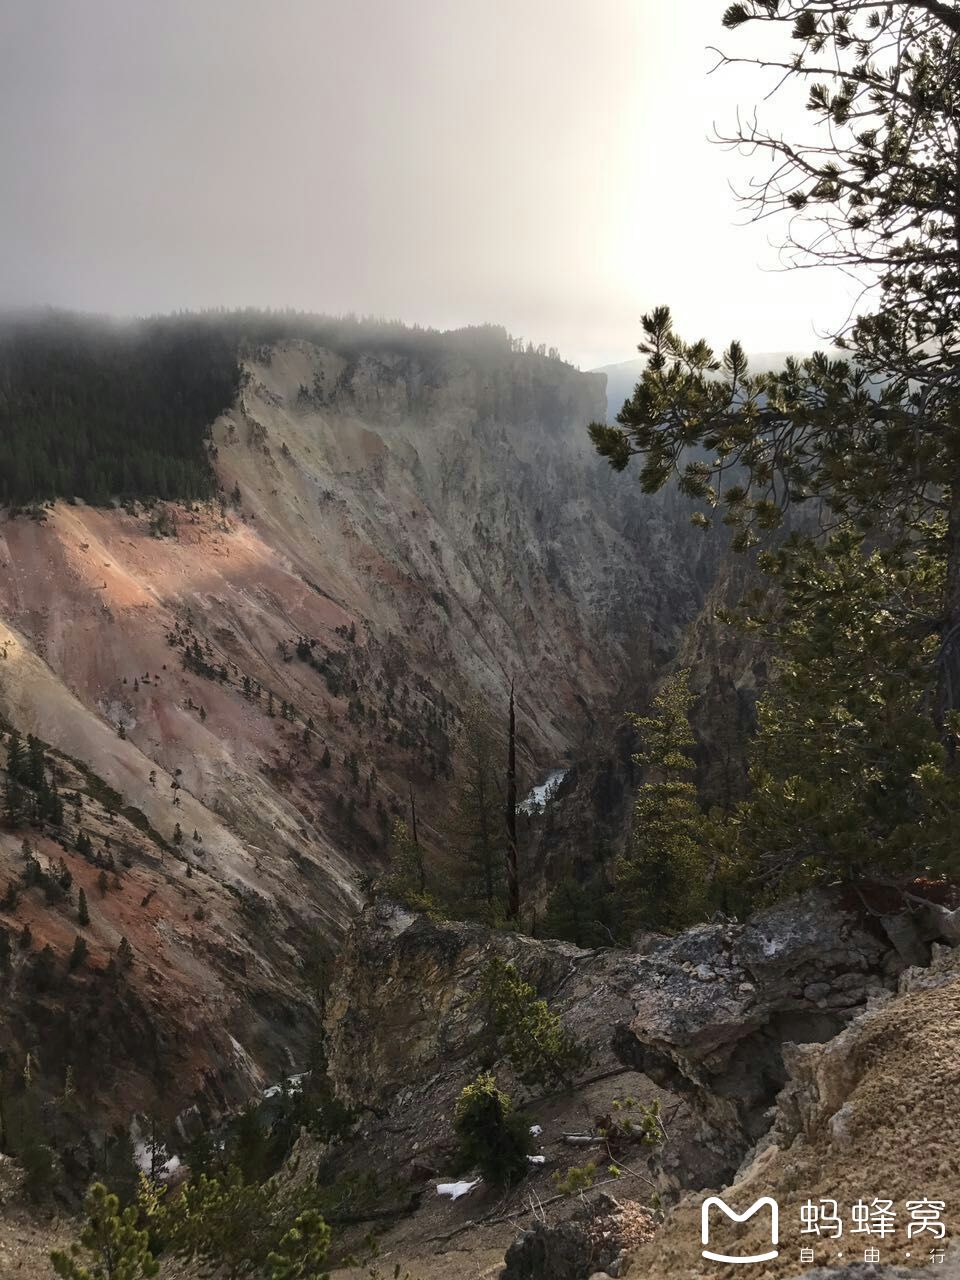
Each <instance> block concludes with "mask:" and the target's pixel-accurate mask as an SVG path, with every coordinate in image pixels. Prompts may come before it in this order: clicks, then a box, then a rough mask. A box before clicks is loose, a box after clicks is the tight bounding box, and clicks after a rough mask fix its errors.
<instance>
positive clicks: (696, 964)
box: [614, 891, 904, 1167]
mask: <svg viewBox="0 0 960 1280" xmlns="http://www.w3.org/2000/svg"><path fill="white" fill-rule="evenodd" d="M871 925H872V922H870V921H869V920H865V919H864V918H863V917H862V916H861V915H860V914H859V913H857V912H856V911H855V910H854V909H853V908H852V907H850V906H848V905H847V904H845V903H844V902H843V900H842V899H841V898H840V897H839V895H838V894H832V893H826V892H819V891H818V892H809V893H805V894H803V895H800V896H798V897H796V898H792V899H789V900H787V901H785V902H782V903H779V904H777V906H775V907H772V908H770V909H769V910H767V911H763V912H761V913H759V914H758V915H756V916H754V917H752V918H751V919H750V920H749V921H747V922H746V923H743V924H739V923H736V922H732V921H725V920H724V921H718V922H713V923H710V924H704V925H700V926H698V927H696V928H693V929H690V930H688V931H687V932H686V933H683V934H680V935H679V936H677V937H675V938H671V939H669V940H667V941H665V942H663V943H661V944H660V945H659V946H657V947H656V948H654V950H652V951H651V952H650V953H649V954H647V955H644V956H639V957H637V959H636V961H635V965H634V974H635V984H634V987H633V990H632V992H631V1001H632V1004H633V1016H632V1018H630V1019H629V1021H626V1022H623V1023H621V1024H620V1025H619V1026H618V1027H617V1028H616V1030H615V1033H614V1049H615V1051H616V1052H617V1054H618V1056H619V1057H620V1058H621V1060H622V1061H624V1062H625V1063H629V1064H630V1065H631V1066H633V1067H635V1068H636V1069H637V1070H640V1071H643V1072H644V1073H645V1074H646V1075H648V1076H649V1077H650V1078H651V1079H652V1080H654V1081H655V1082H656V1083H657V1084H659V1085H661V1086H662V1087H663V1088H667V1089H671V1090H673V1091H675V1092H679V1093H684V1094H686V1095H687V1096H688V1097H689V1098H690V1099H691V1100H692V1102H693V1103H694V1105H696V1106H697V1108H698V1109H699V1111H700V1112H701V1114H702V1115H703V1116H704V1118H705V1119H706V1120H707V1121H708V1122H709V1124H710V1126H712V1128H714V1129H715V1130H717V1131H718V1132H723V1133H724V1134H725V1135H726V1138H727V1140H728V1142H730V1143H731V1146H732V1148H735V1147H737V1145H739V1147H740V1150H741V1152H742V1151H744V1150H746V1148H747V1147H748V1146H749V1145H750V1144H751V1143H753V1142H755V1141H756V1140H757V1139H758V1138H759V1137H760V1136H761V1134H762V1133H763V1132H764V1131H765V1129H766V1128H767V1126H768V1119H767V1116H766V1112H767V1110H768V1108H769V1106H770V1104H771V1103H772V1101H773V1099H774V1098H775V1097H776V1094H777V1093H778V1091H779V1090H780V1089H781V1087H782V1086H783V1084H784V1083H785V1081H786V1078H787V1071H786V1068H785V1066H784V1053H783V1046H784V1045H785V1044H790V1043H810V1042H817V1043H819V1042H822V1041H825V1040H828V1039H829V1038H831V1037H832V1036H834V1035H836V1034H837V1033H838V1032H839V1031H840V1030H842V1028H843V1027H844V1026H845V1025H846V1024H847V1022H848V1021H849V1020H850V1018H851V1017H852V1016H853V1014H854V1013H855V1012H856V1011H857V1010H858V1009H861V1008H862V1007H863V1006H864V1005H865V1003H866V1002H867V1000H868V999H869V998H870V997H872V996H876V995H879V994H882V993H885V992H888V991H890V990H891V989H893V987H894V986H895V984H896V979H897V976H898V974H899V973H900V972H901V971H902V970H903V968H904V961H903V959H902V958H901V956H900V954H899V953H898V951H897V950H895V949H894V948H893V947H892V946H891V942H890V940H889V938H888V937H887V935H886V934H885V933H884V931H883V930H882V928H880V927H879V926H877V927H871ZM734 1167H735V1166H734Z"/></svg>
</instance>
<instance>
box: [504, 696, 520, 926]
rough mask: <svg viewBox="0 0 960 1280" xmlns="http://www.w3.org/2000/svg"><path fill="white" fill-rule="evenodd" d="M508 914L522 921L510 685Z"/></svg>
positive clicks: (514, 717) (514, 723) (514, 730)
mask: <svg viewBox="0 0 960 1280" xmlns="http://www.w3.org/2000/svg"><path fill="white" fill-rule="evenodd" d="M506 818H507V914H508V916H509V917H510V919H511V920H514V921H515V922H516V923H518V924H519V922H520V869H519V857H518V851H519V843H518V841H517V715H516V707H515V705H514V697H513V685H512V684H511V686H510V726H509V740H508V746H507V813H506Z"/></svg>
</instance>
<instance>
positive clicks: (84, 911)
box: [77, 889, 90, 929]
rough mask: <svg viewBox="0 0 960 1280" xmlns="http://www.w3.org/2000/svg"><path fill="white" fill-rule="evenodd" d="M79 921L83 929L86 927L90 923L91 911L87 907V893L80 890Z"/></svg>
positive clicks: (78, 903)
mask: <svg viewBox="0 0 960 1280" xmlns="http://www.w3.org/2000/svg"><path fill="white" fill-rule="evenodd" d="M77 921H78V923H79V925H80V927H81V928H82V929H86V928H87V926H88V925H89V924H90V912H89V910H88V908H87V895H86V893H84V891H83V890H82V889H81V890H80V896H79V899H78V901H77Z"/></svg>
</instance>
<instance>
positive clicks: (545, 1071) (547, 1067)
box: [481, 957, 589, 1085]
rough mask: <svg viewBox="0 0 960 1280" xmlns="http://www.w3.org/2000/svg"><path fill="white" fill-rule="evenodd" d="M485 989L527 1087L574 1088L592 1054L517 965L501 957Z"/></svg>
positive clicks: (495, 1024) (489, 970)
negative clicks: (535, 1085) (567, 1028)
mask: <svg viewBox="0 0 960 1280" xmlns="http://www.w3.org/2000/svg"><path fill="white" fill-rule="evenodd" d="M481 991H482V993H483V997H484V999H485V1000H486V1002H487V1008H488V1016H489V1019H490V1025H491V1027H492V1029H493V1031H494V1033H495V1035H496V1036H497V1039H498V1042H499V1047H500V1048H501V1050H502V1051H503V1053H505V1054H506V1056H507V1057H508V1058H509V1059H510V1062H511V1065H512V1066H513V1068H514V1070H515V1071H516V1073H517V1075H518V1076H519V1077H520V1079H521V1080H522V1081H523V1082H524V1084H552V1085H559V1084H569V1083H570V1081H571V1080H572V1079H573V1077H574V1076H575V1075H576V1074H577V1072H578V1071H580V1070H582V1068H583V1067H584V1066H585V1065H586V1063H587V1061H588V1060H589V1054H588V1053H587V1050H586V1049H585V1048H584V1046H583V1045H581V1044H580V1043H579V1041H578V1040H577V1039H576V1038H575V1037H574V1036H573V1035H571V1033H570V1032H569V1031H567V1030H566V1028H565V1027H564V1025H563V1023H562V1022H561V1020H560V1018H559V1017H558V1016H557V1014H555V1013H551V1012H550V1008H549V1006H548V1005H547V1002H546V1000H540V999H538V997H537V993H536V991H535V990H534V988H533V987H532V986H530V984H529V983H528V982H524V980H523V979H522V978H521V977H520V975H519V974H518V973H517V971H516V969H515V968H514V967H513V965H512V964H509V963H507V962H506V961H504V960H501V959H500V958H499V957H495V958H494V959H493V960H491V961H490V963H489V964H488V965H487V967H486V968H485V969H484V971H483V975H482V978H481Z"/></svg>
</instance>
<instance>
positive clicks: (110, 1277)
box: [50, 1182, 159, 1280]
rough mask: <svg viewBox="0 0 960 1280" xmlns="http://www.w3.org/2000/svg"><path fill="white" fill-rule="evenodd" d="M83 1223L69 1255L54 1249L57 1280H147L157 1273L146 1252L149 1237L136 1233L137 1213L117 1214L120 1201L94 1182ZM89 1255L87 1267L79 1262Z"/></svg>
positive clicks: (129, 1210)
mask: <svg viewBox="0 0 960 1280" xmlns="http://www.w3.org/2000/svg"><path fill="white" fill-rule="evenodd" d="M84 1209H85V1212H86V1214H87V1221H86V1223H85V1224H84V1226H83V1229H82V1230H81V1232H80V1239H79V1242H78V1243H76V1244H74V1245H72V1246H71V1248H70V1250H69V1251H65V1250H62V1249H55V1250H54V1251H53V1252H52V1253H51V1255H50V1260H51V1262H52V1263H53V1269H54V1271H55V1272H56V1273H57V1275H58V1276H59V1277H61V1280H149V1277H151V1276H155V1275H156V1274H157V1271H158V1270H159V1267H158V1264H157V1262H156V1260H155V1259H154V1257H153V1254H152V1253H151V1252H150V1233H149V1231H146V1230H144V1231H140V1230H138V1229H137V1218H138V1209H137V1206H136V1205H130V1206H129V1207H128V1208H126V1209H124V1210H123V1212H122V1213H121V1212H120V1201H119V1200H118V1199H117V1197H116V1196H115V1195H111V1194H110V1192H108V1191H107V1189H106V1187H105V1186H104V1185H103V1183H102V1182H95V1183H94V1184H93V1186H91V1188H90V1190H89V1191H88V1192H87V1198H86V1202H85V1205H84ZM84 1254H88V1255H89V1259H90V1260H89V1265H88V1264H85V1263H84V1262H82V1261H81V1259H82V1257H83V1255H84Z"/></svg>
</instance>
